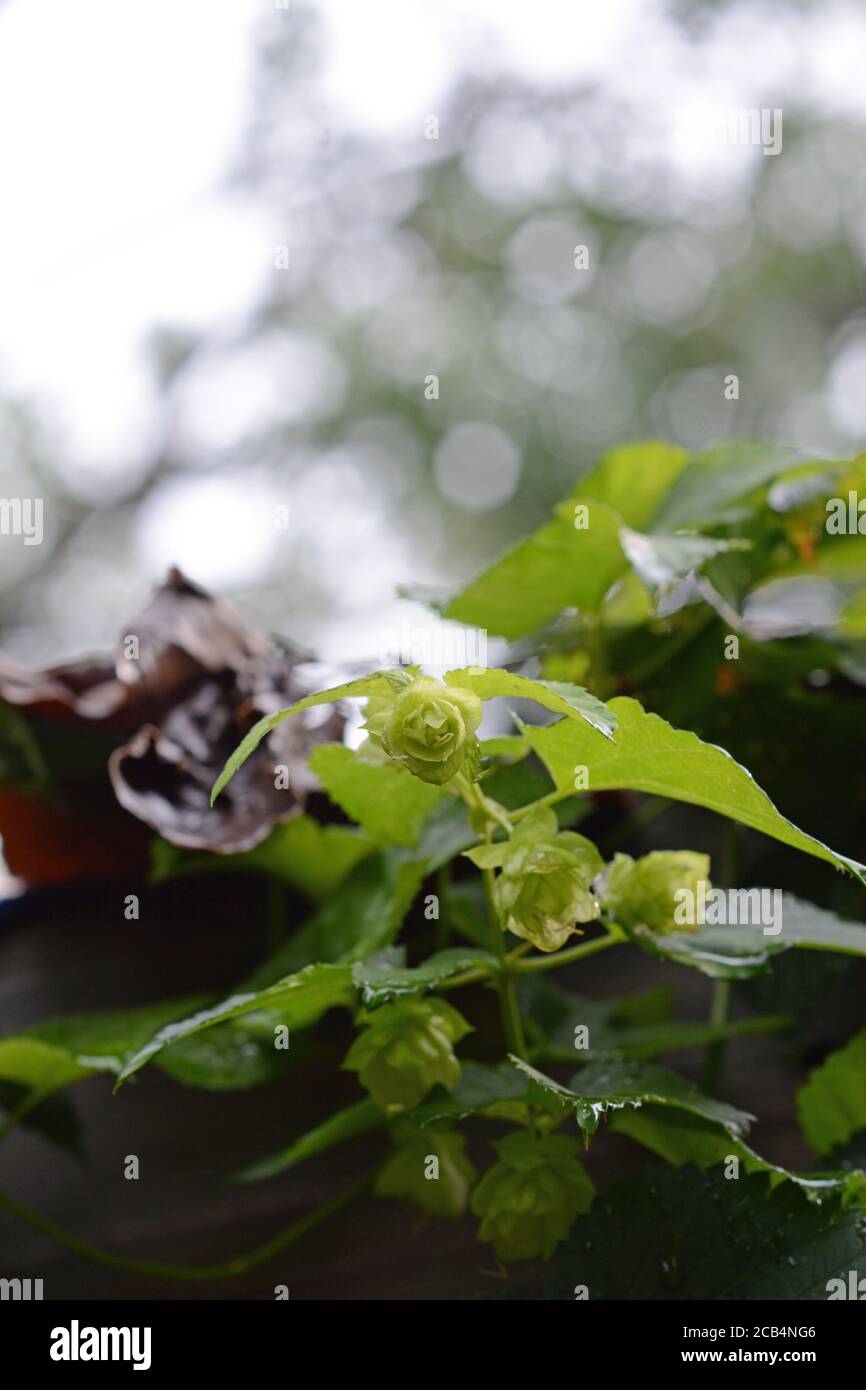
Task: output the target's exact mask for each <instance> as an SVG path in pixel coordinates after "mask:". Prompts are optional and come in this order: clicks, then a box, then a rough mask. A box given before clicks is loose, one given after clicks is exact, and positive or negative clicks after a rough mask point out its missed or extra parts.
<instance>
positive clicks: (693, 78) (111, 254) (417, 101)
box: [0, 0, 866, 582]
mask: <svg viewBox="0 0 866 1390" xmlns="http://www.w3.org/2000/svg"><path fill="white" fill-rule="evenodd" d="M291 3H292V4H294V3H295V0H291ZM312 8H315V9H317V10H318V11H319V12H320V14H321V16H322V17H323V19H324V21H325V25H326V39H327V45H326V55H327V57H326V64H325V68H324V72H323V75H322V95H323V97H324V99H325V102H326V107H327V108H328V109H329V110H330V113H331V115H332V117H333V120H334V122H335V123H338V124H340V125H343V126H345V125H348V126H357V127H360V128H362V129H364V130H366V131H368V132H370V133H373V134H378V133H381V134H386V133H389V134H400V132H406V131H409V132H412V133H414V132H415V131H417V129H418V127H419V123H420V122H422V121H423V119H424V117H425V116H426V115H427V114H429V113H431V112H436V110H437V108H438V107H440V106H441V105H442V103H443V97H444V94H445V92H446V90H447V87H448V84H449V82H450V81H451V80H452V79H453V77H454V74H455V71H456V70H457V69H458V68H459V66H460V65H461V64H467V65H469V66H470V67H471V68H472V69H473V70H474V71H476V72H479V73H486V74H490V73H495V72H496V71H498V70H501V69H505V70H512V71H516V72H519V73H522V74H525V75H527V76H529V77H531V78H533V79H536V80H540V81H542V82H545V83H548V84H551V85H555V84H556V83H557V82H559V81H564V80H571V79H573V78H574V77H575V76H579V75H583V76H588V77H599V78H601V77H604V78H605V80H608V81H610V82H611V83H612V84H614V85H616V84H617V83H621V84H623V88H624V89H625V88H626V87H627V88H629V89H630V90H631V91H632V92H634V91H635V90H638V91H640V84H641V83H644V84H647V92H648V94H649V95H648V101H651V99H652V98H651V93H652V84H653V83H654V84H655V91H656V94H657V93H658V92H659V91H662V92H665V93H669V92H670V91H671V90H672V87H671V84H674V83H676V82H679V83H680V84H681V91H682V99H683V104H684V106H685V107H688V104H689V103H690V102H691V103H694V102H695V101H700V100H701V96H702V92H703V91H705V90H710V91H715V92H718V93H720V94H723V95H724V96H725V97H726V98H727V99H728V100H730V101H732V102H737V101H742V102H744V103H746V104H751V103H753V102H754V99H755V95H754V94H755V92H756V91H758V90H759V89H760V92H761V93H762V94H763V95H764V97H765V98H766V99H771V98H772V88H773V84H774V83H776V84H782V83H785V84H787V83H789V82H791V81H792V80H793V79H794V78H796V79H797V81H798V82H799V84H800V87H801V89H802V90H805V91H806V92H807V93H811V94H812V95H813V96H814V97H815V98H816V99H817V100H818V101H819V102H820V103H822V104H823V105H825V106H826V107H827V108H828V109H841V110H849V111H852V112H855V113H856V114H857V115H859V116H863V115H864V113H866V83H864V82H863V71H864V66H866V65H864V56H866V10H864V7H863V6H862V4H857V3H855V0H851V2H850V3H846V0H828V3H826V4H822V5H819V6H816V7H814V9H807V11H806V12H804V13H803V14H802V15H801V16H800V17H799V18H796V19H792V18H791V16H790V15H787V14H786V20H785V25H784V26H781V25H778V23H774V22H773V21H772V14H773V10H772V7H770V8H768V9H767V10H766V11H765V12H764V19H763V21H762V25H763V28H762V30H761V34H762V42H761V43H759V44H756V43H755V42H754V28H753V27H752V26H753V25H754V23H755V19H754V15H755V9H754V7H746V6H744V7H743V8H742V11H741V13H739V14H737V13H736V12H735V13H734V14H732V15H726V16H725V18H724V20H723V21H722V22H721V23H720V27H719V31H718V34H717V35H716V38H715V41H714V44H713V46H712V55H711V56H710V57H708V59H707V63H708V65H709V70H708V71H703V72H700V73H695V72H694V71H692V72H691V75H690V66H689V55H688V53H686V52H685V51H684V49H683V47H682V41H681V40H680V39H679V38H677V37H675V35H674V31H673V30H672V29H671V27H670V26H669V25H668V23H667V21H666V20H665V19H664V17H663V14H662V11H661V9H660V7H659V5H658V4H657V3H655V0H603V3H601V4H599V3H594V0H533V3H532V4H527V3H526V0H436V3H435V4H431V3H430V0H318V3H315V4H313V6H312ZM775 14H776V16H777V18H778V11H775ZM750 16H751V18H750ZM286 18H287V16H286V14H285V12H284V11H283V10H281V9H278V8H277V6H276V4H275V3H274V0H219V3H214V0H147V3H146V4H138V5H130V4H123V3H120V0H75V3H74V4H70V3H66V0H6V3H5V4H2V3H0V190H2V200H3V213H2V218H0V375H2V381H3V384H4V386H5V387H7V388H9V389H11V390H13V391H16V392H21V393H23V394H26V395H29V396H31V397H32V398H33V399H35V400H36V401H37V402H38V403H39V404H40V405H41V406H42V407H43V410H44V412H45V416H46V418H47V419H48V420H49V421H50V422H52V423H53V424H54V426H55V427H56V434H57V437H58V438H59V439H60V440H61V441H62V447H63V451H64V452H65V454H66V455H67V457H68V460H69V463H70V466H71V467H72V468H73V469H74V470H75V476H76V478H77V480H78V484H79V486H80V490H81V493H82V496H84V497H92V498H95V497H98V496H99V495H100V494H101V493H104V490H105V489H106V488H110V487H111V483H112V479H117V478H120V477H128V476H129V473H130V472H131V471H132V472H134V470H135V467H136V463H137V461H139V460H141V459H142V458H143V457H144V456H145V454H146V452H147V450H148V447H149V445H150V444H151V442H152V440H151V432H152V430H153V428H154V419H155V412H154V409H153V407H154V400H153V394H152V385H151V384H150V381H149V374H148V372H147V370H146V369H145V362H144V357H143V352H142V345H143V342H144V341H145V339H146V336H147V334H148V332H149V330H151V329H152V328H153V326H154V325H156V324H158V323H166V322H168V323H171V324H173V325H176V326H181V327H182V326H189V327H191V328H195V329H201V328H211V329H219V328H221V327H224V328H227V329H228V328H230V327H231V324H232V323H233V322H234V321H237V320H238V319H239V318H240V317H241V316H242V315H243V312H244V310H245V309H246V308H247V307H248V306H249V304H250V303H251V301H252V300H253V299H254V298H255V295H256V293H257V290H258V288H259V287H260V286H261V285H262V284H263V283H264V280H265V278H266V276H267V275H268V274H269V273H270V271H271V264H272V261H271V257H272V246H273V242H274V240H275V237H274V234H273V229H272V227H271V226H270V223H269V218H268V215H267V209H263V208H257V207H253V206H251V205H248V204H246V203H244V202H243V201H241V200H240V198H239V197H238V195H237V194H236V193H232V194H231V195H228V194H227V193H225V192H223V191H221V183H222V180H223V179H224V177H225V175H226V173H227V171H228V170H229V169H230V167H231V165H232V161H233V159H234V157H235V155H236V152H237V149H238V141H239V138H240V136H241V134H242V132H243V129H244V120H245V114H246V111H247V104H248V97H249V92H250V86H251V82H252V77H253V36H254V32H256V31H257V30H259V29H261V28H262V27H263V26H267V25H269V24H274V25H276V24H281V23H285V22H286ZM673 90H677V89H676V88H673ZM771 104H774V103H772V101H771ZM277 239H278V238H277ZM842 375H843V378H844V380H843V383H842V384H843V386H844V389H845V392H846V399H847V396H849V395H850V381H849V379H848V378H849V376H850V362H849V363H848V374H847V375H845V373H844V372H843V374H842ZM214 504H215V506H216V507H217V510H218V511H220V510H222V511H225V513H226V515H227V516H228V517H229V518H231V512H232V509H231V507H230V505H227V503H226V499H225V498H224V497H223V496H222V495H221V496H220V498H218V499H214ZM253 511H255V509H253ZM236 520H237V518H235V521H236ZM255 524H256V525H257V524H258V523H255ZM160 529H161V528H160ZM234 541H235V549H234V554H233V556H232V564H233V566H234V568H233V569H232V570H231V574H230V575H229V574H227V575H226V578H229V577H230V578H231V579H237V578H238V577H239V575H240V576H241V577H242V572H243V568H244V566H243V557H242V556H240V562H239V552H238V546H239V544H240V542H239V539H238V535H237V531H235V533H234ZM189 543H190V544H194V538H192V537H191V538H190V540H189ZM203 544H206V545H207V547H208V555H207V557H205V556H203V555H202V556H200V557H199V558H200V559H201V560H202V562H204V560H205V558H206V559H207V560H208V578H209V579H210V580H211V582H217V581H218V580H219V577H220V575H219V573H214V572H213V570H214V549H215V548H214V545H213V538H212V533H211V536H210V540H207V539H205V540H204V542H203ZM253 544H254V542H253V537H252V535H251V547H252V546H253ZM216 549H217V551H218V549H219V547H216ZM241 549H242V545H241ZM251 555H252V551H251ZM154 558H155V557H154ZM195 558H196V557H195V555H192V556H191V557H190V556H189V555H187V557H186V561H187V563H188V564H190V565H191V567H192V568H193V569H194V568H195ZM216 569H217V571H218V570H219V566H218V565H217V566H216Z"/></svg>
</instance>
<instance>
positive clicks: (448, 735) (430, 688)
mask: <svg viewBox="0 0 866 1390" xmlns="http://www.w3.org/2000/svg"><path fill="white" fill-rule="evenodd" d="M482 712H483V707H482V704H481V701H480V700H479V698H478V696H477V695H476V694H474V692H473V691H471V690H463V689H461V688H460V687H458V686H451V685H445V684H444V683H443V682H442V681H438V680H434V679H433V677H432V676H416V677H415V678H414V680H412V681H410V682H409V684H408V685H407V686H405V688H404V689H403V690H401V691H400V693H399V694H398V695H396V696H395V697H394V698H393V699H392V698H391V697H389V696H381V695H378V696H375V697H373V698H371V699H370V700H368V702H367V720H366V729H367V732H368V733H369V735H370V738H371V739H372V740H373V742H374V743H379V744H380V745H381V747H382V748H384V750H385V752H386V753H387V754H388V756H389V757H390V758H393V760H394V762H396V763H399V764H400V765H401V766H402V767H406V768H408V769H409V771H410V772H412V773H414V775H415V776H416V777H420V778H421V780H422V782H433V783H434V784H435V785H436V786H441V784H442V783H443V782H447V781H448V779H449V778H451V777H453V776H454V774H455V773H457V772H461V771H464V770H465V771H467V772H469V773H470V774H471V775H474V773H475V769H476V767H477V764H478V756H479V747H478V740H477V738H476V737H475V730H476V729H477V728H478V725H479V724H480V723H481V715H482Z"/></svg>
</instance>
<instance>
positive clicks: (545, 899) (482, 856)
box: [468, 808, 604, 951]
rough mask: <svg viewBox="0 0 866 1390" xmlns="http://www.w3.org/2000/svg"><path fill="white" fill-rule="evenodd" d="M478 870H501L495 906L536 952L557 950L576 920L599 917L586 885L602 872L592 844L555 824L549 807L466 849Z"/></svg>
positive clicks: (512, 930) (599, 857)
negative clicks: (496, 838)
mask: <svg viewBox="0 0 866 1390" xmlns="http://www.w3.org/2000/svg"><path fill="white" fill-rule="evenodd" d="M468 857H469V858H470V859H472V860H473V862H474V863H476V864H478V865H479V867H480V868H494V867H498V868H500V869H501V873H500V874H499V875H498V876H497V878H496V881H495V883H494V887H493V897H494V903H495V906H496V910H497V912H498V913H499V916H500V919H501V921H502V923H503V925H504V926H505V927H506V928H507V930H508V931H511V932H513V933H514V935H515V936H520V937H523V938H524V940H526V941H531V942H532V944H533V945H534V946H536V947H537V948H538V950H539V951H556V950H558V949H559V947H560V946H562V945H563V943H564V942H565V941H567V939H568V937H569V936H571V935H573V934H574V933H575V931H576V929H577V924H578V923H583V922H591V921H593V920H594V919H595V918H596V917H598V915H599V911H600V909H599V904H598V902H597V900H596V898H595V895H594V894H593V892H592V890H591V888H590V884H591V883H592V880H593V879H594V878H595V877H596V875H597V874H599V873H600V872H601V870H602V868H603V867H604V866H603V862H602V859H601V856H600V855H599V853H598V850H597V849H596V847H595V845H594V844H592V842H591V841H590V840H586V839H584V837H583V836H582V835H575V834H574V833H573V832H572V831H569V830H562V831H561V830H559V829H558V828H557V821H556V816H555V815H554V813H553V811H551V810H549V809H547V808H543V809H541V810H539V811H536V812H534V813H533V814H532V815H529V816H526V817H525V819H524V820H522V821H521V822H520V823H519V824H518V825H517V826H516V828H515V830H514V832H513V834H512V835H511V838H510V839H509V840H504V841H502V842H501V843H498V844H494V845H482V846H480V847H479V848H478V849H476V850H470V851H469V856H468Z"/></svg>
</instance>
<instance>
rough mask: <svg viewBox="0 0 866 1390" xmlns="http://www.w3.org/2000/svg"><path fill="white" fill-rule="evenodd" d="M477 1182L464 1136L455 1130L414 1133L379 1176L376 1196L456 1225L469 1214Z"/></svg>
mask: <svg viewBox="0 0 866 1390" xmlns="http://www.w3.org/2000/svg"><path fill="white" fill-rule="evenodd" d="M474 1181H475V1169H474V1167H473V1166H472V1164H471V1163H470V1161H469V1159H468V1158H467V1157H466V1143H465V1140H464V1139H463V1136H462V1135H461V1134H458V1132H457V1131H456V1130H453V1129H436V1128H429V1129H424V1130H422V1131H418V1130H414V1129H413V1130H412V1131H411V1132H410V1134H409V1136H408V1137H405V1136H403V1142H402V1143H401V1144H400V1147H399V1148H398V1149H397V1152H396V1153H395V1154H394V1155H393V1156H392V1157H391V1158H390V1159H388V1161H387V1163H386V1164H385V1166H384V1167H383V1168H382V1170H381V1172H380V1173H379V1177H378V1179H377V1181H376V1192H377V1193H378V1195H379V1196H380V1197H397V1198H399V1199H400V1200H402V1201H408V1202H411V1203H412V1204H413V1205H414V1206H416V1207H419V1208H420V1209H421V1211H424V1212H428V1213H429V1214H430V1215H431V1216H438V1217H440V1218H441V1219H442V1220H444V1221H455V1220H456V1219H457V1217H458V1216H462V1215H463V1212H464V1211H465V1210H466V1203H467V1201H468V1199H469V1190H470V1188H471V1187H472V1184H473V1182H474Z"/></svg>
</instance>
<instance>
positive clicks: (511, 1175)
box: [472, 1130, 595, 1261]
mask: <svg viewBox="0 0 866 1390" xmlns="http://www.w3.org/2000/svg"><path fill="white" fill-rule="evenodd" d="M494 1148H495V1149H496V1151H497V1153H498V1154H499V1162H498V1163H495V1164H494V1166H493V1167H492V1168H490V1169H489V1170H488V1172H486V1173H485V1175H484V1177H483V1178H482V1179H481V1182H480V1183H479V1184H478V1186H477V1187H476V1189H475V1191H474V1192H473V1194H472V1211H473V1212H474V1214H475V1215H476V1216H480V1217H481V1228H480V1230H479V1236H480V1238H481V1240H489V1241H491V1242H492V1243H493V1248H494V1250H495V1251H496V1253H497V1255H498V1256H499V1258H500V1260H505V1261H509V1260H531V1259H535V1258H537V1257H538V1256H539V1255H540V1256H542V1257H543V1258H544V1259H545V1260H549V1259H550V1256H551V1255H552V1254H553V1252H554V1250H555V1249H556V1247H557V1245H558V1244H559V1242H560V1241H561V1240H564V1239H565V1237H566V1236H567V1235H568V1232H569V1231H570V1230H571V1227H572V1225H573V1224H574V1220H575V1217H577V1216H578V1215H579V1214H580V1213H581V1212H584V1211H588V1210H589V1207H590V1206H591V1204H592V1199H593V1197H594V1195H595V1189H594V1188H593V1185H592V1182H591V1181H590V1179H589V1177H588V1176H587V1173H586V1170H585V1169H584V1168H583V1167H582V1166H581V1164H580V1163H579V1162H578V1158H577V1155H578V1153H579V1146H578V1143H577V1140H576V1139H571V1138H569V1137H568V1136H567V1135H564V1134H549V1135H546V1136H545V1137H544V1138H539V1137H538V1136H537V1135H535V1134H533V1133H532V1132H531V1131H528V1130H526V1131H521V1132H517V1133H514V1134H509V1135H508V1136H507V1137H506V1138H505V1139H501V1140H500V1141H499V1142H498V1143H497V1144H495V1145H494Z"/></svg>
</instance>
